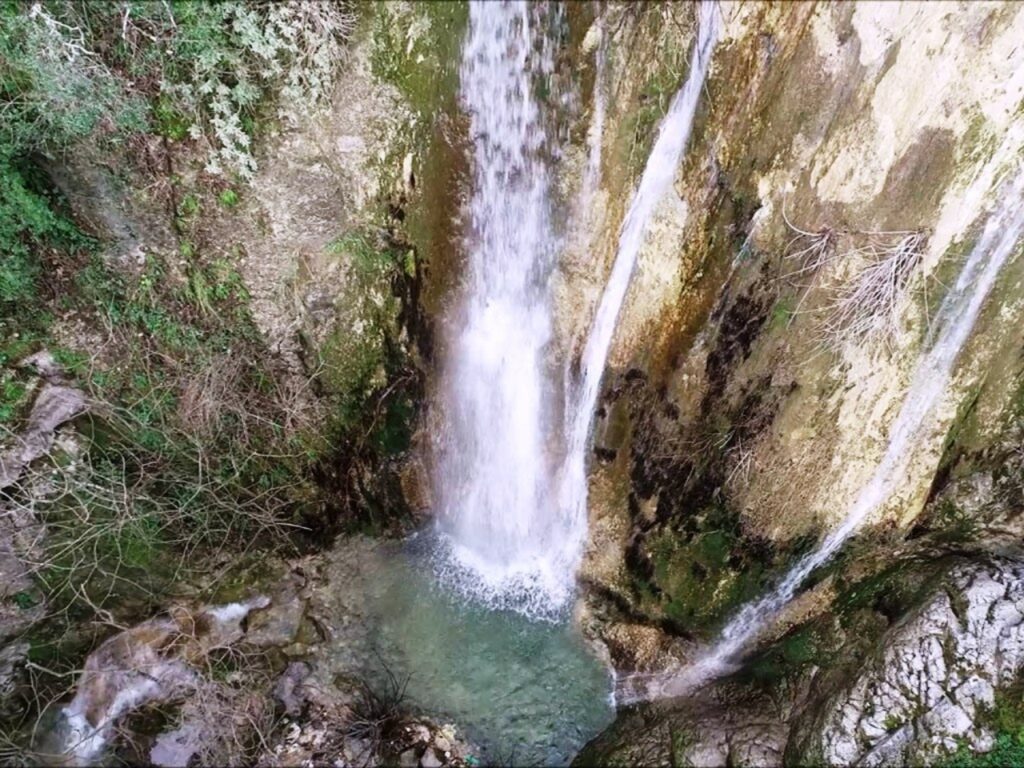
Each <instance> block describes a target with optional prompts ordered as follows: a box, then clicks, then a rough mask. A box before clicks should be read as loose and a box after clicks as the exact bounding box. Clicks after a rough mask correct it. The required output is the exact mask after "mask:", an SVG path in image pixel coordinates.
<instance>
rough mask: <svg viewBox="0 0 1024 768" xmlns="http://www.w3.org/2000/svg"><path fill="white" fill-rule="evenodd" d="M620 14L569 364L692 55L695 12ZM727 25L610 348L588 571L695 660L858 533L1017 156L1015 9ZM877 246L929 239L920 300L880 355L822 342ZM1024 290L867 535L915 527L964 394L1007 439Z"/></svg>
mask: <svg viewBox="0 0 1024 768" xmlns="http://www.w3.org/2000/svg"><path fill="white" fill-rule="evenodd" d="M621 10H622V9H610V10H609V18H608V19H606V22H605V26H606V29H607V30H609V33H608V46H609V48H608V52H609V61H610V62H611V64H610V67H609V71H608V75H607V77H608V82H609V83H610V85H609V92H610V93H614V94H615V96H616V110H614V111H612V112H611V113H610V114H609V116H608V118H607V120H606V121H605V125H604V137H605V141H604V147H605V151H604V152H603V155H602V163H601V168H602V177H601V183H600V188H599V189H598V190H597V192H596V193H595V199H596V200H599V201H601V206H600V208H599V212H600V213H601V215H600V216H598V219H599V221H597V223H596V224H595V225H594V226H595V229H596V233H595V234H593V236H592V240H593V242H594V243H595V245H594V247H593V248H592V249H589V250H588V251H587V252H586V253H585V254H584V255H582V256H579V258H578V259H577V260H576V261H573V260H572V259H569V260H568V261H567V263H566V264H564V265H563V274H562V276H561V277H562V280H563V282H562V283H561V287H560V289H559V296H560V297H562V298H563V303H562V304H561V322H560V326H559V327H560V329H561V331H562V334H563V343H564V344H565V345H566V346H567V347H568V348H570V349H572V348H577V347H578V345H579V339H580V338H581V336H582V334H583V333H584V332H585V329H586V326H587V324H588V322H589V318H590V317H592V314H593V306H592V304H590V303H589V301H588V297H591V296H596V295H597V294H598V292H597V291H594V290H593V285H592V284H593V283H594V275H595V274H597V275H601V274H606V271H607V269H608V266H609V265H610V263H611V259H612V255H613V251H614V246H615V243H616V241H617V230H618V227H619V226H620V223H621V217H622V212H623V210H624V208H625V206H626V205H627V203H628V200H629V196H630V194H631V192H632V187H633V182H634V180H635V178H636V176H637V174H638V172H639V169H640V168H641V167H642V164H643V161H644V159H645V156H646V149H647V147H646V145H645V142H644V138H643V131H642V130H641V128H642V127H643V126H648V127H650V126H653V125H656V122H657V119H658V118H659V117H660V114H661V113H660V111H659V109H658V107H657V106H655V105H657V104H660V102H658V98H659V97H658V96H657V94H659V93H662V92H667V93H672V92H674V89H675V88H676V87H678V83H679V82H680V80H681V78H682V77H683V73H684V71H685V68H684V67H682V66H681V65H680V66H678V67H676V69H672V68H671V67H672V63H673V62H674V61H681V57H685V53H686V51H687V50H688V48H689V46H690V44H691V42H692V34H691V33H690V30H692V26H693V19H692V14H693V11H692V8H691V7H689V6H685V5H675V4H660V5H657V6H651V7H648V8H647V9H646V10H644V11H641V10H640V9H630V10H629V11H628V12H624V13H621V16H619V15H616V14H618V13H619V12H620V11H621ZM721 10H722V20H723V27H722V30H723V31H722V36H721V40H720V42H719V44H718V48H717V51H716V54H715V57H714V61H713V63H712V69H711V73H710V76H709V80H708V87H707V98H706V100H705V103H704V105H703V107H702V112H701V114H700V116H699V118H698V124H697V126H696V128H695V131H694V134H693V137H692V139H691V144H690V148H689V150H688V152H687V155H686V159H685V161H684V163H683V164H682V166H681V167H680V168H679V170H678V172H677V181H676V185H675V194H674V195H671V196H670V197H671V198H672V199H670V200H667V201H666V202H665V203H664V206H663V208H664V210H663V211H662V215H661V216H660V219H659V223H656V225H655V226H653V227H652V229H651V231H650V233H649V235H648V238H647V241H646V245H645V248H644V250H643V251H642V253H641V255H640V259H639V262H638V266H637V270H636V274H635V275H634V278H633V282H632V286H631V288H630V293H629V296H628V298H627V301H626V304H625V306H624V308H623V313H622V316H621V318H620V320H619V324H618V326H617V329H616V336H615V339H616V340H615V344H614V348H613V352H612V356H611V358H610V365H609V368H608V370H607V371H606V375H605V382H604V394H603V398H602V400H603V402H602V403H601V407H600V408H599V409H598V413H597V416H596V418H595V428H594V431H595V442H596V444H597V446H598V447H599V448H600V451H599V452H595V456H594V457H593V460H592V462H591V465H592V477H591V491H592V492H591V505H590V509H591V531H592V532H593V537H592V542H591V547H590V551H589V552H588V555H587V558H586V560H585V563H584V566H583V576H584V578H585V579H586V580H587V581H588V582H590V583H592V584H594V585H595V586H596V587H597V589H596V590H595V591H597V592H600V593H601V594H604V595H608V594H609V593H611V595H613V596H614V598H615V600H616V601H617V602H619V603H621V604H625V605H628V607H629V609H630V610H631V611H632V612H634V613H639V614H642V615H646V616H648V617H650V620H651V621H657V622H668V623H669V624H671V625H672V626H673V627H674V628H675V630H676V631H677V632H678V633H683V632H688V633H693V634H696V635H698V636H699V635H702V634H709V633H710V632H711V629H710V628H711V627H712V626H713V625H715V623H716V622H718V621H720V620H721V619H723V618H724V617H725V616H726V615H728V614H729V613H730V612H731V611H732V610H734V609H735V608H736V606H737V604H738V603H740V602H742V601H744V600H746V599H749V598H750V597H751V596H753V595H754V594H757V593H759V592H760V591H761V590H762V589H763V588H764V586H765V585H766V583H767V582H768V581H769V580H770V579H767V578H765V577H766V575H767V574H770V573H771V572H772V571H773V570H776V569H781V568H783V567H784V566H785V565H786V563H787V562H789V561H791V560H792V557H793V552H794V551H795V550H796V549H797V548H798V547H799V546H800V545H801V543H806V541H808V540H810V539H812V538H820V536H821V534H822V532H823V531H824V530H827V529H829V528H831V527H833V526H835V525H836V523H837V521H839V520H840V519H842V518H843V517H844V516H845V513H846V510H847V509H848V508H849V505H850V503H851V501H852V500H853V499H854V498H855V497H856V494H857V493H858V491H859V490H860V488H861V487H862V486H863V485H864V484H865V482H866V481H867V479H868V478H869V477H870V475H871V472H872V471H873V469H874V466H875V465H876V464H877V461H878V459H879V457H880V456H881V455H882V453H883V451H884V449H885V446H886V444H887V440H888V432H889V429H890V426H891V424H892V421H893V418H894V415H895V413H896V411H897V410H898V408H899V405H900V402H901V399H902V396H903V394H904V392H905V390H906V387H907V383H908V376H909V372H910V371H912V370H913V366H914V365H915V363H916V361H917V359H918V356H919V353H920V350H921V343H922V339H921V332H920V331H921V329H922V328H924V327H927V325H928V322H929V320H928V317H929V311H930V310H934V306H935V302H934V298H933V299H931V300H928V301H926V300H925V299H924V296H923V293H924V292H925V291H927V290H928V289H927V286H928V285H931V284H933V282H934V281H936V280H945V279H947V277H944V276H946V275H947V273H948V274H950V275H951V274H955V270H956V269H957V268H958V266H959V264H960V262H961V257H962V254H963V252H964V251H965V250H967V249H969V248H970V246H971V245H972V244H973V242H974V240H975V239H976V229H977V225H978V222H979V221H981V220H982V219H983V218H984V216H985V214H986V208H987V206H988V205H989V201H991V199H992V195H994V194H997V192H996V190H995V187H996V186H997V185H996V179H998V178H999V177H1000V175H1001V174H1002V173H1003V171H1002V170H1000V169H1004V168H1007V169H1008V168H1013V167H1014V161H1013V160H1012V159H1011V158H1012V157H1013V155H1014V153H1015V152H1017V151H1018V150H1019V149H1020V147H1021V145H1022V141H1024V140H1022V138H1021V136H1020V135H1019V131H1018V130H1017V129H1016V128H1014V120H1015V118H1013V117H1012V114H1013V113H1014V111H1015V110H1016V109H1017V108H1018V105H1019V103H1020V101H1021V99H1022V98H1024V83H1022V78H1021V72H1024V54H1022V52H1021V49H1020V48H1019V47H1018V46H1017V44H1016V42H1011V41H1016V40H1018V39H1020V37H1021V35H1022V34H1024V13H1022V12H1021V9H1020V7H1018V6H1012V7H1011V6H1001V5H988V4H977V5H972V6H970V8H969V9H965V10H966V11H967V12H965V13H963V14H961V13H958V12H957V11H956V10H954V7H953V6H943V5H941V4H922V3H894V4H886V5H877V4H870V3H861V4H854V3H850V4H839V5H831V6H822V5H817V6H811V5H809V4H800V3H795V4H784V5H769V4H726V5H723V6H722V8H721ZM667 84H670V85H667ZM907 94H914V96H913V98H907V97H906V95H907ZM938 104H941V105H942V107H941V109H937V108H935V105H938ZM638 126H639V127H638ZM1011 147H1012V148H1011ZM798 230H803V232H805V233H808V234H809V236H808V235H801V234H800V232H799V231H798ZM879 232H889V233H895V232H917V233H920V234H921V235H922V237H923V240H922V241H921V246H920V254H919V256H920V260H919V262H918V263H917V266H916V267H915V271H914V273H913V274H912V275H911V276H910V279H911V280H912V281H913V285H915V286H917V287H916V288H914V289H913V290H911V291H910V292H908V293H907V294H906V295H905V296H904V297H903V299H902V300H901V301H900V303H899V305H898V306H897V307H896V308H895V310H894V312H895V315H896V316H897V317H898V321H897V322H896V323H895V324H894V327H893V329H892V334H891V335H890V336H888V337H887V338H884V337H879V336H874V337H863V338H844V339H842V340H841V341H839V342H836V341H835V340H831V341H830V340H829V339H828V332H827V326H828V320H829V307H830V306H831V305H834V304H835V302H836V299H837V297H838V296H841V295H843V291H844V290H845V289H846V288H848V287H849V286H850V285H851V284H852V283H853V282H854V281H855V280H856V278H857V275H858V274H860V273H861V270H862V269H863V268H864V266H865V265H866V264H867V263H869V262H870V259H865V256H864V254H865V250H864V247H865V243H866V242H867V240H866V238H870V237H871V236H872V235H870V234H869V233H879ZM818 236H820V237H825V238H826V239H827V241H828V248H829V249H831V251H830V252H831V253H832V257H830V258H829V260H828V263H827V264H824V265H819V266H818V267H813V266H809V265H808V263H807V262H806V261H805V260H804V258H805V256H806V249H807V248H808V247H809V246H810V245H811V244H812V241H813V240H814V237H818ZM833 237H834V238H835V239H834V240H832V238H833ZM801 254H803V255H801ZM833 257H834V258H833ZM577 262H578V263H577ZM584 262H585V263H584ZM819 267H820V268H819ZM1020 272H1021V267H1020V265H1019V264H1014V263H1011V264H1010V265H1009V266H1008V267H1007V269H1006V272H1005V274H1004V276H1003V278H1001V282H1000V284H1001V286H1003V287H1002V288H997V290H996V291H995V292H994V293H993V295H992V297H991V300H990V302H989V304H990V308H989V309H988V310H987V311H986V312H985V313H984V314H983V315H982V317H981V319H980V321H979V323H978V324H977V327H976V331H975V334H974V336H973V338H972V340H971V341H970V342H969V344H968V345H967V348H966V350H965V354H964V355H962V359H961V360H960V362H959V365H958V374H957V376H956V378H955V383H954V385H953V386H952V387H951V391H950V392H949V393H948V394H947V397H946V398H945V399H944V400H943V402H942V403H941V404H940V406H939V407H938V408H937V412H936V417H935V419H934V423H933V424H930V427H931V428H930V429H929V430H927V434H925V435H923V437H922V438H921V439H920V441H919V442H918V443H917V444H915V445H914V447H913V453H914V460H913V461H912V462H911V463H910V466H911V469H910V470H909V471H908V473H907V477H906V478H905V481H904V482H902V483H901V485H900V490H899V492H898V493H897V494H895V495H894V497H893V498H892V499H890V500H889V502H888V503H887V504H885V505H883V508H881V509H880V510H879V512H878V514H877V515H876V516H875V518H873V519H872V520H871V521H870V522H871V523H872V524H878V525H882V526H895V527H897V528H900V529H903V530H905V529H906V528H907V527H909V526H910V525H911V524H912V523H913V521H914V520H915V518H917V516H918V515H919V514H920V513H921V511H922V509H923V508H924V506H925V503H926V501H927V499H928V498H929V492H930V490H931V489H932V485H933V480H935V476H936V471H937V467H938V466H939V464H940V462H941V459H942V454H943V451H944V450H945V448H946V447H945V446H944V441H945V439H946V437H947V435H948V433H949V430H950V427H951V425H954V424H955V422H956V421H957V419H958V408H959V407H960V405H961V404H962V403H963V402H964V400H965V399H966V398H968V396H969V395H972V394H973V390H972V387H974V388H977V389H978V393H977V407H976V413H978V414H979V418H981V419H982V423H981V424H980V425H979V429H980V430H982V431H983V432H984V431H985V430H988V433H989V436H990V437H991V431H992V430H996V429H998V428H1000V426H999V425H1000V424H1001V423H1002V421H1003V418H1004V416H1005V414H1006V409H1007V407H1008V404H1009V403H1011V402H1012V400H1013V398H1014V396H1015V395H1014V393H1015V392H1016V383H1015V375H1016V373H1015V372H1017V371H1019V365H1017V364H1016V363H1013V364H1009V365H1008V364H1006V363H1004V362H1003V361H1008V360H1012V359H1014V358H1015V354H1016V353H1015V351H1014V349H1015V346H1014V345H1017V344H1018V343H1019V338H1018V337H1017V335H1015V334H1014V333H1009V332H1007V330H1006V329H1007V328H1008V326H1007V324H1006V322H1007V319H1008V318H1010V317H1012V318H1015V319H1014V320H1013V323H1019V319H1020V317H1021V315H1020V314H1019V313H1020V312H1021V311H1022V309H1024V305H1022V304H1021V302H1020V301H1019V296H1018V295H1017V294H1016V293H1015V291H1017V290H1018V289H1017V288H1015V287H1014V286H1015V284H1016V281H1017V280H1018V279H1019V275H1020ZM601 282H602V281H598V284H599V285H600V283H601ZM581 297H582V298H581ZM595 300H596V298H595ZM1004 367H1006V368H1008V370H1007V371H1005V372H1004V371H1003V370H1002V369H1003V368H1004ZM986 368H991V369H992V370H993V371H994V373H993V375H990V376H989V377H987V378H986V379H985V380H984V381H982V380H981V377H980V371H982V370H985V369H986ZM981 442H982V443H983V442H984V440H982V441H981Z"/></svg>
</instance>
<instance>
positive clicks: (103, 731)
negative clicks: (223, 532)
mask: <svg viewBox="0 0 1024 768" xmlns="http://www.w3.org/2000/svg"><path fill="white" fill-rule="evenodd" d="M266 603H267V600H266V598H263V597H257V598H253V599H251V600H248V601H246V602H244V603H229V604H227V605H219V606H205V607H199V608H196V609H189V608H188V607H186V606H175V607H174V608H172V609H171V611H170V612H169V613H170V615H169V616H166V617H157V618H154V619H150V620H148V621H144V622H142V623H141V624H139V625H137V626H135V627H133V628H131V629H129V630H125V631H124V632H120V633H118V634H116V635H114V636H113V637H111V638H109V639H107V640H106V641H104V642H103V643H102V644H101V645H100V646H99V648H97V649H96V650H95V651H93V652H92V653H91V654H90V655H89V658H88V659H86V662H85V668H84V670H83V672H82V674H81V676H80V677H79V679H78V682H77V686H76V691H75V696H74V698H73V699H72V700H71V702H70V703H69V704H68V705H67V706H65V707H64V708H63V710H62V714H63V717H64V720H65V722H66V724H67V729H68V735H67V738H66V740H65V743H64V744H63V745H61V749H62V751H64V752H65V754H66V755H67V760H68V762H69V763H70V764H76V765H91V764H93V763H95V762H96V761H97V760H98V759H99V758H100V756H101V755H102V754H103V752H104V751H105V750H106V748H107V746H108V744H109V743H110V742H111V740H112V739H113V738H114V735H115V733H116V730H117V727H118V726H119V724H120V723H121V721H122V720H123V719H124V718H125V717H126V716H128V715H129V714H131V713H132V712H134V711H136V710H137V709H139V708H140V707H142V706H145V705H147V704H153V703H158V702H162V703H166V702H171V701H176V700H180V699H183V698H185V697H186V696H187V695H188V694H190V693H194V692H196V691H197V690H199V689H200V688H201V687H202V685H203V682H204V681H203V677H202V675H201V673H200V672H201V671H200V669H199V668H198V667H197V666H196V665H197V664H199V663H200V662H203V661H204V660H205V659H206V658H207V655H208V654H209V652H210V651H211V650H213V649H219V648H225V647H227V646H229V645H231V644H233V643H235V642H237V641H238V640H239V639H241V637H242V635H243V634H244V630H243V629H242V621H243V620H244V619H245V617H246V616H248V614H249V612H250V611H251V610H253V609H254V608H257V607H263V606H265V605H266ZM232 708H233V710H235V711H238V712H240V714H245V712H244V708H243V707H242V706H240V705H238V704H237V703H234V704H233V707H232ZM196 720H197V722H198V721H202V720H206V724H209V718H202V717H199V718H197V719H196ZM186 722H187V719H186ZM215 725H216V726H217V727H221V726H222V725H224V726H225V727H228V726H229V725H230V724H219V723H218V724H215ZM187 735H188V734H177V735H170V736H169V737H168V739H167V740H165V742H163V746H162V748H161V753H160V754H163V755H164V756H165V757H166V758H167V759H168V760H175V759H178V757H180V755H181V754H182V753H183V752H184V751H187V750H186V746H185V745H186V744H188V743H197V739H194V738H193V739H190V738H186V736H187ZM179 737H180V738H179Z"/></svg>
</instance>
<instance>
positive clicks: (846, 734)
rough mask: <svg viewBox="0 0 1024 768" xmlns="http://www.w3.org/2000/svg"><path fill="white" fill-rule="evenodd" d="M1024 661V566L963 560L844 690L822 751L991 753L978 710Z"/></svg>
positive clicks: (832, 757)
mask: <svg viewBox="0 0 1024 768" xmlns="http://www.w3.org/2000/svg"><path fill="white" fill-rule="evenodd" d="M1022 666H1024V563H1021V562H1018V561H1012V560H1005V559H993V560H992V561H991V562H987V563H982V564H971V565H966V566H962V567H960V568H958V569H956V570H955V571H954V572H953V574H952V575H951V577H950V580H949V586H948V587H947V588H946V589H945V590H944V591H941V592H939V593H938V594H936V595H935V597H934V598H932V599H931V600H930V601H929V602H928V604H927V605H926V606H925V607H924V608H922V609H921V610H920V611H919V612H918V613H916V614H915V615H913V616H911V617H909V618H908V619H907V620H906V622H905V623H904V624H903V625H902V626H899V627H897V628H896V629H895V630H894V631H893V632H892V634H891V635H890V636H889V637H888V638H886V641H885V649H884V652H883V653H882V655H881V657H880V658H878V659H877V660H876V661H874V662H873V663H872V664H871V665H870V666H869V667H868V668H867V669H865V671H864V674H863V675H862V676H861V677H860V679H858V680H857V682H856V683H855V684H854V686H853V687H852V688H851V689H850V690H849V691H848V692H846V693H845V694H843V695H841V696H840V697H838V699H837V700H836V702H835V703H834V705H833V706H832V707H831V709H830V710H829V711H828V714H827V715H826V716H825V718H824V727H823V730H822V732H821V737H820V742H819V744H818V746H817V748H818V749H819V750H820V753H819V754H820V755H821V756H822V757H823V758H824V760H825V761H826V762H828V763H829V764H833V765H854V764H856V765H864V766H877V765H908V764H928V763H931V762H934V761H935V760H936V759H938V758H939V757H942V756H944V755H946V754H948V753H950V752H952V751H955V750H956V748H957V745H958V744H959V743H961V742H966V743H968V744H969V745H970V746H971V747H972V748H973V749H975V750H979V751H986V750H987V749H990V748H991V746H992V734H991V732H990V731H989V730H988V729H987V728H985V727H984V726H982V725H980V724H979V722H978V721H979V718H978V716H979V714H980V712H981V710H982V709H984V708H986V707H991V706H992V704H993V700H994V699H993V696H994V692H995V689H996V688H998V687H1001V686H1005V685H1007V684H1009V683H1010V682H1012V681H1013V680H1014V679H1015V677H1016V676H1017V674H1018V673H1019V671H1020V669H1021V667H1022Z"/></svg>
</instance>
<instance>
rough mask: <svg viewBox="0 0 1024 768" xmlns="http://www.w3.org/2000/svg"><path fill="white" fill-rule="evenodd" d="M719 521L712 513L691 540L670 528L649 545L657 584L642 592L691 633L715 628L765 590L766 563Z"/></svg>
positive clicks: (707, 515) (645, 587) (653, 580)
mask: <svg viewBox="0 0 1024 768" xmlns="http://www.w3.org/2000/svg"><path fill="white" fill-rule="evenodd" d="M720 517H721V515H720V514H717V513H716V512H715V511H714V510H711V511H710V512H708V513H707V514H706V516H705V519H704V521H703V524H702V525H701V528H702V530H701V531H699V532H697V533H695V534H693V535H689V536H688V535H686V534H683V533H680V532H674V531H671V530H668V529H666V530H664V531H662V532H661V533H660V534H659V535H658V536H657V537H655V538H653V539H652V540H651V542H650V545H649V551H650V555H651V563H652V565H653V576H652V583H651V584H650V585H641V591H642V592H647V594H648V598H647V599H648V600H650V599H656V600H657V602H658V603H659V604H660V606H661V608H662V610H664V612H665V615H666V616H668V617H669V618H670V619H672V620H674V621H676V622H679V623H680V624H681V625H683V626H686V627H687V628H689V629H696V628H701V629H708V630H710V629H712V628H714V627H715V626H717V624H718V623H719V622H721V621H722V620H724V619H725V618H726V616H727V614H728V612H729V611H730V610H731V609H732V608H734V607H735V606H737V605H739V604H740V603H742V602H744V601H745V600H749V599H751V598H752V597H754V596H756V595H757V594H758V592H759V590H760V589H761V586H762V584H761V583H762V581H763V577H764V564H763V563H760V562H758V561H757V560H755V559H753V558H748V557H746V556H745V555H744V553H743V547H742V543H741V541H740V539H739V538H738V536H737V535H736V532H735V531H733V530H731V529H730V527H729V526H728V521H726V520H724V519H718V518H720ZM652 588H653V589H652ZM655 590H656V592H655ZM655 594H657V598H654V595H655Z"/></svg>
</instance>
